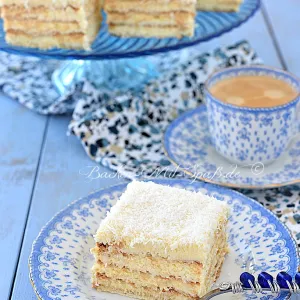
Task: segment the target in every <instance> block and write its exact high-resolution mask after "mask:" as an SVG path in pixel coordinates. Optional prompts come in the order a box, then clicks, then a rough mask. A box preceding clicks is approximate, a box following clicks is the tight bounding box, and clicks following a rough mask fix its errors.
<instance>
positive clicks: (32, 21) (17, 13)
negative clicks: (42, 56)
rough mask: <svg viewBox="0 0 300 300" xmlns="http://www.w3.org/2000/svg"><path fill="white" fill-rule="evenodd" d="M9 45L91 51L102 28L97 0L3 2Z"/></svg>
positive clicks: (11, 0)
mask: <svg viewBox="0 0 300 300" xmlns="http://www.w3.org/2000/svg"><path fill="white" fill-rule="evenodd" d="M1 1H2V17H3V19H4V29H5V31H6V35H5V38H6V41H7V42H8V43H10V44H13V45H16V46H24V47H38V48H42V49H48V48H72V49H90V46H91V43H92V42H93V40H94V39H95V37H96V35H97V33H98V31H99V28H100V24H101V12H100V1H98V0H85V1H83V2H82V1H81V0H80V1H79V0H43V1H42V0H27V1H21V0H1Z"/></svg>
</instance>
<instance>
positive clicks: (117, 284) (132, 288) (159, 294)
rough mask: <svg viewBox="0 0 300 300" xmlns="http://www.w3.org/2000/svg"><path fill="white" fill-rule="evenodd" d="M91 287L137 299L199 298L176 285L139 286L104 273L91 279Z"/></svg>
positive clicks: (216, 273) (218, 271) (216, 275)
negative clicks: (159, 286) (178, 288)
mask: <svg viewBox="0 0 300 300" xmlns="http://www.w3.org/2000/svg"><path fill="white" fill-rule="evenodd" d="M222 264H223V261H220V264H219V265H218V268H217V269H216V271H215V272H214V276H213V278H212V282H214V281H216V280H217V279H218V277H219V276H220V272H221V268H222ZM93 287H94V288H95V289H97V290H98V291H100V292H110V293H117V294H121V295H125V296H132V297H134V298H138V299H145V300H148V299H149V300H150V299H159V300H160V299H161V300H169V299H170V300H171V299H172V300H190V299H199V296H191V295H189V294H185V293H182V292H179V291H178V290H176V287H167V288H165V289H162V290H160V289H158V288H156V289H155V288H149V287H147V286H146V287H145V286H140V285H138V284H135V283H134V282H130V281H125V280H119V279H116V278H109V277H107V276H105V275H99V276H97V279H95V280H94V281H93Z"/></svg>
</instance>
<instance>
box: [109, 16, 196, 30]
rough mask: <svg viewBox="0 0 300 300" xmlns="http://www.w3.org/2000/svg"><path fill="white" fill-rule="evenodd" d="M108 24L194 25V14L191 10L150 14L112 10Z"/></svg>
mask: <svg viewBox="0 0 300 300" xmlns="http://www.w3.org/2000/svg"><path fill="white" fill-rule="evenodd" d="M107 23H108V24H116V25H143V26H144V25H145V26H147V25H149V26H150V25H153V26H155V25H157V26H179V27H193V24H194V15H193V14H192V13H189V12H174V13H158V14H150V13H143V12H129V13H118V12H110V13H109V14H108V15H107Z"/></svg>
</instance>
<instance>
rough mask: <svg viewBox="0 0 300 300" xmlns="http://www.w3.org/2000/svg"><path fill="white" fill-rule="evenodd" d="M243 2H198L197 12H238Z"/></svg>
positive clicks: (226, 0)
mask: <svg viewBox="0 0 300 300" xmlns="http://www.w3.org/2000/svg"><path fill="white" fill-rule="evenodd" d="M242 2H243V0H212V1H207V0H197V10H205V11H229V12H230V11H238V10H239V7H240V5H241V3H242Z"/></svg>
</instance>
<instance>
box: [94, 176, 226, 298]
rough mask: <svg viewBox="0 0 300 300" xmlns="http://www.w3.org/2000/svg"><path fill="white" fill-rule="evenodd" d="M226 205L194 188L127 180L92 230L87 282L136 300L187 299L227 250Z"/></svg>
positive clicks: (202, 288) (201, 290) (208, 280)
mask: <svg viewBox="0 0 300 300" xmlns="http://www.w3.org/2000/svg"><path fill="white" fill-rule="evenodd" d="M228 213H229V209H228V206H227V204H225V203H223V202H221V201H218V200H216V199H214V198H212V197H209V196H206V195H204V194H202V193H200V192H191V191H186V190H184V189H179V188H175V187H168V186H163V185H159V184H155V183H153V182H132V183H130V184H128V186H127V189H126V191H125V192H124V193H123V195H122V196H121V198H120V200H119V201H118V202H117V204H116V205H115V206H114V207H113V208H112V209H111V211H110V213H108V215H107V217H106V219H105V220H103V221H102V223H101V224H100V227H99V229H98V231H97V233H96V235H95V241H96V246H95V247H94V248H93V249H92V250H91V251H92V253H93V255H94V257H95V264H94V266H93V268H92V284H93V287H94V288H95V289H97V290H98V291H103V292H111V293H118V294H122V295H127V296H132V297H135V298H139V299H180V300H182V299H193V298H199V297H201V296H203V295H204V294H205V293H207V291H208V290H209V289H210V287H211V285H212V284H213V282H214V281H215V280H216V279H217V278H218V276H219V274H220V270H221V267H222V264H223V261H224V258H225V255H226V253H227V251H228V250H227V235H226V225H227V218H228Z"/></svg>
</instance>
